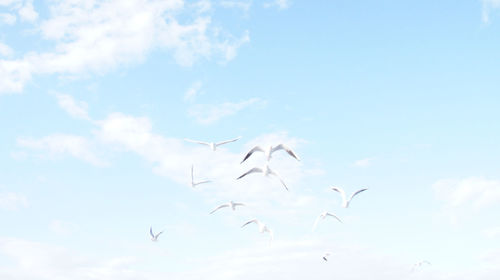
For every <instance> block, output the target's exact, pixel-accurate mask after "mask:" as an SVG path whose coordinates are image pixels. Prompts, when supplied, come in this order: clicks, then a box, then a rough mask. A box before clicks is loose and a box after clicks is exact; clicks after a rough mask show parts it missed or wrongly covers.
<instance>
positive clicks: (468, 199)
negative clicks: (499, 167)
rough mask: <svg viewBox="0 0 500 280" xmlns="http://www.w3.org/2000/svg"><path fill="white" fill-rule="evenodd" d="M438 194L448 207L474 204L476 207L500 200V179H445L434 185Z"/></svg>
mask: <svg viewBox="0 0 500 280" xmlns="http://www.w3.org/2000/svg"><path fill="white" fill-rule="evenodd" d="M433 188H434V191H435V192H436V194H437V196H438V197H439V198H440V199H442V200H443V201H444V202H445V203H446V205H447V206H448V207H461V206H467V205H469V206H472V207H474V208H476V209H480V208H483V207H487V206H490V205H492V204H495V203H498V202H500V181H498V180H489V179H484V178H481V177H469V178H465V179H461V180H453V179H444V180H439V181H437V182H436V183H434V185H433Z"/></svg>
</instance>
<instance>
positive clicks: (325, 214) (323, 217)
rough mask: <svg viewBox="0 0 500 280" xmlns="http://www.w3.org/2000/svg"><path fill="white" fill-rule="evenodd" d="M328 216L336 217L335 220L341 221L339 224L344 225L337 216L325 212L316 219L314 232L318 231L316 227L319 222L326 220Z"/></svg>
mask: <svg viewBox="0 0 500 280" xmlns="http://www.w3.org/2000/svg"><path fill="white" fill-rule="evenodd" d="M327 216H330V217H334V218H335V219H337V221H339V222H341V223H342V221H341V220H340V219H339V217H337V216H335V215H334V214H332V213H329V212H326V211H325V212H323V213H321V214H319V216H318V218H316V221H315V222H314V225H313V228H312V230H313V231H314V230H315V229H316V227H317V226H318V222H319V220H320V219H323V220H324V219H325V218H326V217H327Z"/></svg>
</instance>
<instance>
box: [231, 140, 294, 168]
mask: <svg viewBox="0 0 500 280" xmlns="http://www.w3.org/2000/svg"><path fill="white" fill-rule="evenodd" d="M279 150H285V151H286V152H287V153H288V154H289V155H291V156H292V157H294V158H295V159H296V160H298V161H300V159H299V157H298V156H297V155H296V154H295V153H294V152H293V151H292V149H290V148H288V147H287V146H285V145H283V144H278V145H276V146H274V147H273V146H268V147H265V148H263V147H261V146H255V147H253V148H252V149H251V150H250V151H249V152H248V153H247V154H246V156H245V158H243V160H242V161H241V162H240V164H242V163H243V162H244V161H245V160H246V159H247V158H249V157H250V156H251V155H252V154H253V153H255V152H263V153H264V155H265V156H266V158H267V161H269V160H271V155H272V153H274V152H276V151H279Z"/></svg>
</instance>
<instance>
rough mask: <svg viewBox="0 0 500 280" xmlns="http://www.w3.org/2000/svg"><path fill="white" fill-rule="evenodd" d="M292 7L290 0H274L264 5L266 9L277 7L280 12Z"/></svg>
mask: <svg viewBox="0 0 500 280" xmlns="http://www.w3.org/2000/svg"><path fill="white" fill-rule="evenodd" d="M289 6H290V0H274V1H272V2H266V3H264V8H271V7H277V8H278V9H280V10H284V9H287V8H288V7H289Z"/></svg>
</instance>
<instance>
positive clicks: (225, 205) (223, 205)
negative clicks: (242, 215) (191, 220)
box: [210, 204, 229, 214]
mask: <svg viewBox="0 0 500 280" xmlns="http://www.w3.org/2000/svg"><path fill="white" fill-rule="evenodd" d="M224 207H229V205H228V204H222V205H221V206H219V207H217V208H215V209H214V210H212V212H210V214H213V213H214V212H215V211H217V210H219V209H221V208H224Z"/></svg>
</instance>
